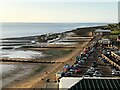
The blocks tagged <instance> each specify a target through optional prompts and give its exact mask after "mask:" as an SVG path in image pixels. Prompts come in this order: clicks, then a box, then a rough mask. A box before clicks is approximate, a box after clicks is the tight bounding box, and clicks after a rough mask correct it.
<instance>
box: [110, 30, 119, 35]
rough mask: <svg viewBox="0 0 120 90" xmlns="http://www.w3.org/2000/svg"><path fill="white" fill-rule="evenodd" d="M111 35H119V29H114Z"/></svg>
mask: <svg viewBox="0 0 120 90" xmlns="http://www.w3.org/2000/svg"><path fill="white" fill-rule="evenodd" d="M111 34H112V35H119V34H120V30H114V31H112V32H111Z"/></svg>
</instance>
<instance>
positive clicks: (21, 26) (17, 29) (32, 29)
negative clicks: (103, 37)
mask: <svg viewBox="0 0 120 90" xmlns="http://www.w3.org/2000/svg"><path fill="white" fill-rule="evenodd" d="M98 25H106V23H2V38H11V37H23V36H34V35H41V34H47V33H57V32H64V31H69V30H72V29H75V28H77V27H89V26H98Z"/></svg>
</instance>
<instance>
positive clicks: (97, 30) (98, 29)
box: [95, 29, 111, 33]
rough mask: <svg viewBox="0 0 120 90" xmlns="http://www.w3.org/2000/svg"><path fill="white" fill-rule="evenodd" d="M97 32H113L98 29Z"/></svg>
mask: <svg viewBox="0 0 120 90" xmlns="http://www.w3.org/2000/svg"><path fill="white" fill-rule="evenodd" d="M95 32H109V33H110V32H111V30H102V29H97V30H95Z"/></svg>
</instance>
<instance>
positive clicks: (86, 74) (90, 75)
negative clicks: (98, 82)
mask: <svg viewBox="0 0 120 90" xmlns="http://www.w3.org/2000/svg"><path fill="white" fill-rule="evenodd" d="M84 76H85V77H92V76H93V74H91V73H85V75H84Z"/></svg>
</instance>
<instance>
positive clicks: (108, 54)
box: [98, 50, 120, 76]
mask: <svg viewBox="0 0 120 90" xmlns="http://www.w3.org/2000/svg"><path fill="white" fill-rule="evenodd" d="M103 54H104V55H107V56H109V57H111V51H110V50H104V51H103ZM98 58H99V60H101V61H102V62H104V63H106V64H108V66H109V67H110V68H111V70H112V72H111V74H112V75H115V76H120V71H119V70H118V69H117V68H116V67H115V66H113V65H111V64H110V63H109V62H108V61H107V60H106V59H105V58H103V57H102V56H101V55H99V56H98Z"/></svg>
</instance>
